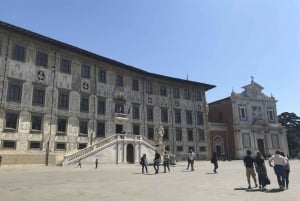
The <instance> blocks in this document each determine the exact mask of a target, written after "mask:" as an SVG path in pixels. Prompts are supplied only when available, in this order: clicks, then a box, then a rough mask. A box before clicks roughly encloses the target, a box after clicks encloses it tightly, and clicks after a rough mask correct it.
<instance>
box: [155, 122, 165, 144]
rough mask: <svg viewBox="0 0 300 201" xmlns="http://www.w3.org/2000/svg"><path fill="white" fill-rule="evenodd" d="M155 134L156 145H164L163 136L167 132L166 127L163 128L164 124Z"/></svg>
mask: <svg viewBox="0 0 300 201" xmlns="http://www.w3.org/2000/svg"><path fill="white" fill-rule="evenodd" d="M155 134H156V144H157V145H158V146H161V145H162V144H163V136H164V134H165V130H164V127H163V126H162V124H160V125H159V126H158V127H157V128H156V130H155Z"/></svg>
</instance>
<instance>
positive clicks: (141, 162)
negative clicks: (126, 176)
mask: <svg viewBox="0 0 300 201" xmlns="http://www.w3.org/2000/svg"><path fill="white" fill-rule="evenodd" d="M140 164H141V165H143V157H142V158H141V160H140Z"/></svg>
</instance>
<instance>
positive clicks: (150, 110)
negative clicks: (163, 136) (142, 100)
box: [147, 107, 153, 121]
mask: <svg viewBox="0 0 300 201" xmlns="http://www.w3.org/2000/svg"><path fill="white" fill-rule="evenodd" d="M147 121H153V108H152V107H147Z"/></svg>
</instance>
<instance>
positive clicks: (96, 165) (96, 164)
mask: <svg viewBox="0 0 300 201" xmlns="http://www.w3.org/2000/svg"><path fill="white" fill-rule="evenodd" d="M98 165H99V159H98V158H96V160H95V169H97V168H98ZM77 167H79V168H81V159H79V161H78V165H77Z"/></svg>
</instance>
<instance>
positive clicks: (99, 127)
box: [96, 122, 105, 138]
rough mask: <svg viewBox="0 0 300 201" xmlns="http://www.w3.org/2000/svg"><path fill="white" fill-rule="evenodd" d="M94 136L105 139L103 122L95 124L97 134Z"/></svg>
mask: <svg viewBox="0 0 300 201" xmlns="http://www.w3.org/2000/svg"><path fill="white" fill-rule="evenodd" d="M96 136H97V137H98V138H100V137H105V123H104V122H97V133H96Z"/></svg>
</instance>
